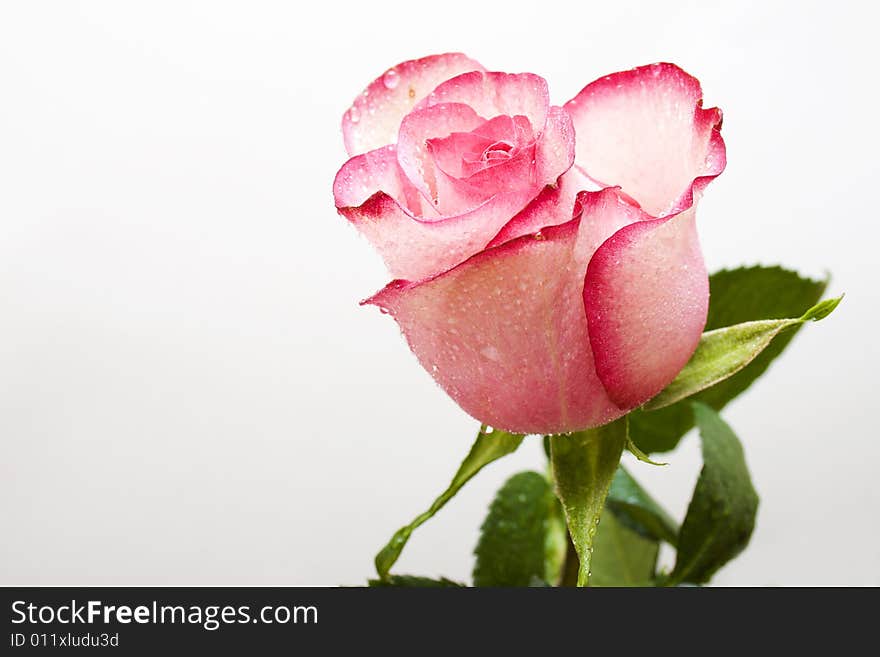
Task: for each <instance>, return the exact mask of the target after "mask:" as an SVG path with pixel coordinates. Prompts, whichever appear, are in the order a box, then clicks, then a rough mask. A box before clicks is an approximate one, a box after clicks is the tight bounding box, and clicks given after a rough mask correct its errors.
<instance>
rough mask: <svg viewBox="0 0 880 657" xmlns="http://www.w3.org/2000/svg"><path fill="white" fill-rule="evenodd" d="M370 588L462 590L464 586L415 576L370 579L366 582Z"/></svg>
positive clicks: (441, 579)
mask: <svg viewBox="0 0 880 657" xmlns="http://www.w3.org/2000/svg"><path fill="white" fill-rule="evenodd" d="M368 585H369V586H370V588H376V587H386V586H408V587H418V588H426V587H427V588H464V587H465V585H464V584H460V583H458V582H453V581H452V580H451V579H446V578H445V577H441V578H440V579H431V578H430V577H418V576H416V575H390V576H389V577H388V579H371V580H369V581H368Z"/></svg>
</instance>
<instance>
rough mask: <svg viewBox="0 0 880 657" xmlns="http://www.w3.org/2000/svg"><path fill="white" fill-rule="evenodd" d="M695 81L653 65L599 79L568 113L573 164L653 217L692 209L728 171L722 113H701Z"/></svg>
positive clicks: (672, 69) (672, 68) (671, 68)
mask: <svg viewBox="0 0 880 657" xmlns="http://www.w3.org/2000/svg"><path fill="white" fill-rule="evenodd" d="M702 96H703V92H702V89H701V88H700V83H699V82H698V81H697V80H696V78H693V77H691V76H690V75H688V74H687V73H685V72H684V71H682V70H681V69H680V68H678V67H677V66H675V65H673V64H653V65H650V66H642V67H640V68H635V69H632V70H630V71H624V72H621V73H615V74H613V75H609V76H606V77H604V78H601V79H599V80H597V81H595V82H593V83H591V84H589V85H587V86H586V87H584V89H583V90H582V91H581V92H580V93H579V94H578V95H577V96H575V97H574V98H573V99H572V100H570V101H569V102H568V103H566V105H565V109H566V110H567V111H568V112H569V114H571V117H572V120H573V121H574V127H575V131H576V133H577V156H576V158H575V161H576V163H577V165H578V166H580V167H582V168H583V169H584V170H585V171H586V172H587V173H588V174H589V175H590V177H592V178H594V179H595V180H599V181H601V182H603V183H605V184H607V185H620V186H621V187H622V188H623V190H624V191H625V192H626V193H628V194H629V195H631V196H632V197H634V198H635V199H636V200H637V201H638V202H639V203H640V204H641V205H642V207H643V208H644V209H645V210H646V211H648V212H649V213H650V214H653V215H654V216H661V215H663V214H670V213H674V212H678V211H680V210H682V209H684V208H687V207H689V206H690V205H692V204H693V196H694V194H695V193H696V194H699V193H700V192H701V191H702V190H703V188H705V186H706V185H707V184H708V183H709V182H710V181H711V180H712V179H713V178H714V177H716V176H717V175H718V174H720V173H721V172H722V171H723V170H724V166H725V161H726V159H725V149H724V141H723V140H722V139H721V134H720V132H719V131H720V128H721V112H720V110H718V109H714V108H713V109H708V110H704V109H702Z"/></svg>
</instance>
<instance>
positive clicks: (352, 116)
mask: <svg viewBox="0 0 880 657" xmlns="http://www.w3.org/2000/svg"><path fill="white" fill-rule="evenodd" d="M348 120H349V121H351V122H352V123H357V122H358V121H360V120H361V111H360V110H359V109H358V108H357V107H355V106H354V105H352V107H351V109H350V110H348Z"/></svg>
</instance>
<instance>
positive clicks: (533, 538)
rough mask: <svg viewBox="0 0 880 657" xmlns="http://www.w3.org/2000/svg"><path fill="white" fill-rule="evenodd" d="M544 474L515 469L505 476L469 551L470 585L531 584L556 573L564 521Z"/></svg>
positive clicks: (552, 577)
mask: <svg viewBox="0 0 880 657" xmlns="http://www.w3.org/2000/svg"><path fill="white" fill-rule="evenodd" d="M557 504H558V502H557V501H556V497H555V495H554V494H553V489H552V488H551V487H550V484H549V483H548V482H547V479H546V478H545V477H544V475H541V474H538V473H537V472H520V473H519V474H516V475H514V476H513V477H511V478H510V479H508V480H507V481H506V482H505V483H504V485H503V486H502V487H501V489H500V490H499V491H498V494H497V495H496V496H495V499H494V500H493V501H492V505H491V506H490V508H489V514H488V515H487V516H486V520H485V521H484V522H483V526H482V528H481V534H480V541H479V543H478V544H477V548H476V550H475V551H474V553H475V554H476V556H477V560H476V564H475V566H474V586H532V585H534V584H535V582H555V581H557V580H558V579H559V571H560V569H561V567H562V560H563V559H564V557H565V548H566V543H565V540H566V538H565V527H564V525H563V524H562V522H561V521H560V518H559V516H558V515H557V514H556V513H554V507H555V506H556V505H557Z"/></svg>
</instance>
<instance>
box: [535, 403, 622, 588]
mask: <svg viewBox="0 0 880 657" xmlns="http://www.w3.org/2000/svg"><path fill="white" fill-rule="evenodd" d="M627 422H628V420H627V417H626V416H624V417H623V418H621V419H619V420H616V421H614V422H612V423H611V424H606V425H605V426H603V427H597V428H595V429H588V430H586V431H578V432H575V433H571V434H565V435H557V436H552V437H551V438H550V463H551V466H552V468H553V480H554V482H555V489H556V496H557V497H558V498H559V501H560V502H561V503H562V509H563V511H564V512H565V521H566V523H567V524H568V532H569V535H570V536H571V541H572V544H573V545H574V550H575V552H576V555H577V558H578V562H579V563H578V570H577V579H576V581H577V586H587V585H588V584H589V579H590V561H591V559H592V555H593V538H594V536H595V535H596V528H597V526H598V524H599V515H600V514H601V513H602V508H603V507H604V505H605V498H606V497H607V496H608V489H609V488H610V487H611V480H612V479H613V478H614V472H615V470H617V465H618V463H620V455H621V454H622V453H623V448H624V446H625V445H626V440H627ZM570 561H572V559H571V558H567V559H566V569H565V575H564V576H563V581H565V580H566V578H567V576H568V573H569V568H570V566H569V562H570Z"/></svg>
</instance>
